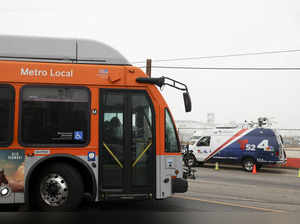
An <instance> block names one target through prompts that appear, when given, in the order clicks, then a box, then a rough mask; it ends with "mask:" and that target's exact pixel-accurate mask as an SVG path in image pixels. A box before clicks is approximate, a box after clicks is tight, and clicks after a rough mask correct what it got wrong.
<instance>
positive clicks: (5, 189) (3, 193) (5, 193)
mask: <svg viewBox="0 0 300 224" xmlns="http://www.w3.org/2000/svg"><path fill="white" fill-rule="evenodd" d="M9 193H10V189H9V187H7V186H4V187H1V188H0V196H1V197H5V196H8V195H9Z"/></svg>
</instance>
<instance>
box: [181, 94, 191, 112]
mask: <svg viewBox="0 0 300 224" xmlns="http://www.w3.org/2000/svg"><path fill="white" fill-rule="evenodd" d="M183 100H184V107H185V112H191V111H192V101H191V97H190V94H189V92H184V93H183Z"/></svg>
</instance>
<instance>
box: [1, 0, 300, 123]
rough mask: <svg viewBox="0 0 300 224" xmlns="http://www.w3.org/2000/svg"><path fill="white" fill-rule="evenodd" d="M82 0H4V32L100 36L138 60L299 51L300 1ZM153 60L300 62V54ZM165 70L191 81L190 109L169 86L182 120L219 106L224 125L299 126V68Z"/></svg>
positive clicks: (243, 63)
mask: <svg viewBox="0 0 300 224" xmlns="http://www.w3.org/2000/svg"><path fill="white" fill-rule="evenodd" d="M75 2H77V1H63V0H51V1H47V0H44V1H34V0H26V1H16V0H10V1H2V2H1V5H0V21H1V29H0V34H6V35H32V36H51V37H71V38H89V39H95V40H99V41H102V42H104V43H106V44H109V45H111V46H113V47H114V48H116V49H118V50H119V51H120V52H121V53H122V54H123V55H124V56H125V57H127V59H128V60H129V61H131V62H137V61H144V60H146V58H152V59H153V60H155V59H156V60H157V59H172V58H186V57H199V56H211V55H224V54H239V53H248V52H261V51H278V50H300V29H299V27H300V1H299V0H294V1H291V0H290V1H289V0H281V1H279V0H244V1H243V0H226V1H225V0H197V1H182V0H181V1H176V0H172V1H169V0H164V1H162V0H160V1H156V0H151V1H144V0H137V1H129V0H128V1H114V0H109V1H90V0H85V1H80V3H75ZM78 2H79V1H78ZM0 44H1V43H0ZM135 65H137V66H143V64H135ZM153 65H170V66H194V67H195V66H196V67H210V66H215V67H300V52H296V53H282V54H273V55H259V56H257V55H256V56H243V57H232V58H217V59H205V60H189V61H174V62H168V63H167V62H153ZM162 75H164V76H169V77H170V78H173V79H177V80H178V81H181V82H184V83H186V84H187V85H188V87H189V90H190V94H191V97H192V101H193V111H192V112H191V113H185V112H184V107H183V100H182V96H181V93H180V92H178V91H175V90H172V89H171V88H168V87H166V88H165V89H164V90H163V95H164V96H165V98H166V100H167V101H168V103H169V106H170V108H171V110H172V111H173V115H174V117H175V119H176V120H197V121H206V116H207V113H210V112H212V113H215V119H216V122H218V123H223V122H230V121H238V122H239V121H244V120H256V119H257V117H259V116H267V117H274V119H275V120H276V121H277V125H276V126H278V127H281V128H300V116H299V115H300V112H299V109H300V99H299V98H300V88H299V86H300V82H299V81H300V71H299V70H298V71H223V70H218V71H215V70H175V69H153V70H152V76H157V77H158V76H162Z"/></svg>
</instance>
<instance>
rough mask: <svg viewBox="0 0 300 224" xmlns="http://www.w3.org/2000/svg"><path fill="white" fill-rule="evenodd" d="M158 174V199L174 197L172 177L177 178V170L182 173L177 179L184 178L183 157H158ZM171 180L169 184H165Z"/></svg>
mask: <svg viewBox="0 0 300 224" xmlns="http://www.w3.org/2000/svg"><path fill="white" fill-rule="evenodd" d="M156 164H157V167H156V170H157V171H156V172H157V178H156V179H157V187H156V198H157V199H162V198H168V197H170V196H171V195H172V181H171V176H176V174H175V170H178V171H180V173H179V174H178V175H177V178H182V175H183V173H182V172H183V165H182V156H171V155H170V156H168V155H158V156H156ZM166 179H169V181H168V182H165V180H166Z"/></svg>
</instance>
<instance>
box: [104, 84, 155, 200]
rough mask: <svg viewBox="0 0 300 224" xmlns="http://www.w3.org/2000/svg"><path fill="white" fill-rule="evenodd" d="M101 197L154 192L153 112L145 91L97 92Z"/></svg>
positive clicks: (106, 90)
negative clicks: (111, 194)
mask: <svg viewBox="0 0 300 224" xmlns="http://www.w3.org/2000/svg"><path fill="white" fill-rule="evenodd" d="M99 111H100V119H99V121H100V130H99V144H100V145H99V186H100V187H99V190H100V192H99V193H100V195H103V194H105V193H107V195H109V193H114V194H117V193H120V194H153V193H154V191H155V174H156V173H155V144H154V143H155V141H154V140H155V138H154V133H155V132H154V128H155V127H154V109H153V106H152V103H151V101H150V98H149V97H148V95H147V93H146V92H145V91H138V90H137V91H128V90H111V89H100V108H99Z"/></svg>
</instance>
